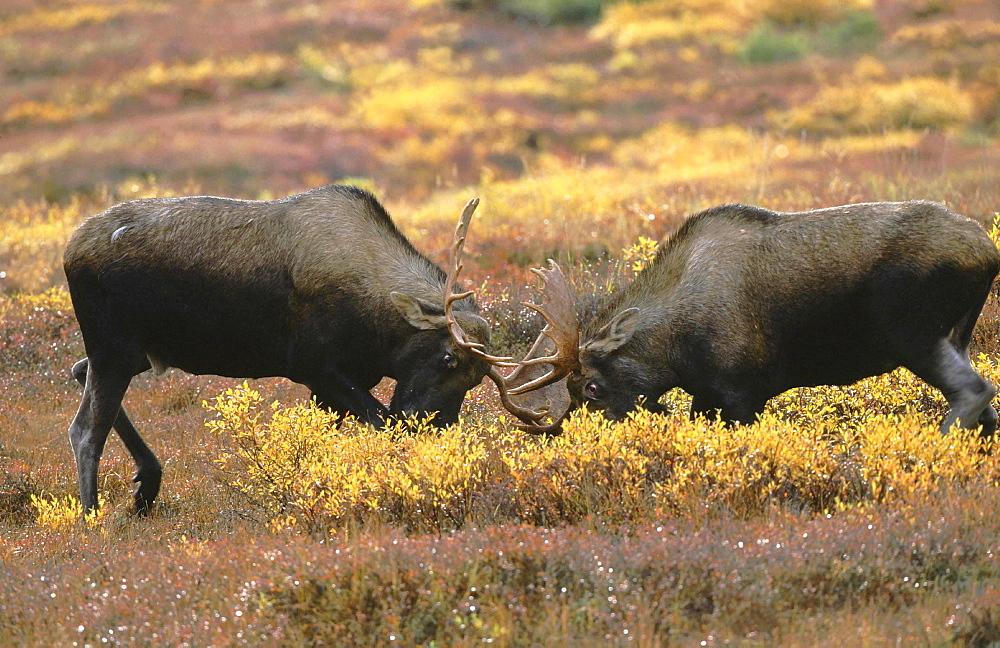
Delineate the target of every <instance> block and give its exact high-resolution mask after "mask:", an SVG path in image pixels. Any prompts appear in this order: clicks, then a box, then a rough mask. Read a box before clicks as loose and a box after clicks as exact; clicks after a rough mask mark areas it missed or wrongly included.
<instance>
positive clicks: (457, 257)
mask: <svg viewBox="0 0 1000 648" xmlns="http://www.w3.org/2000/svg"><path fill="white" fill-rule="evenodd" d="M477 206H479V199H478V198H473V199H472V200H470V201H469V202H468V204H466V206H465V209H464V210H462V216H461V218H459V220H458V226H457V227H456V228H455V237H454V239H453V242H452V245H451V255H450V258H449V263H448V278H447V279H446V280H445V286H444V314H445V321H446V322H447V326H448V331H449V332H450V333H451V336H452V339H454V340H455V343H456V344H457V345H459V346H460V347H462V348H463V349H466V350H468V351H469V352H470V353H471V354H473V355H475V356H478V357H480V358H482V359H483V360H485V361H487V362H488V363H490V364H491V365H492V366H491V367H490V371H489V373H488V374H487V376H488V377H489V378H490V380H492V381H493V382H494V383H496V386H497V390H498V391H499V392H500V400H501V402H503V406H504V407H505V408H506V409H507V411H508V412H510V413H511V414H513V415H514V416H516V417H517V418H519V419H521V420H522V421H524V422H525V423H527V424H530V425H536V424H537V421H538V420H540V419H541V418H543V417H544V416H545V413H544V412H536V411H534V410H530V409H526V408H523V407H520V406H518V405H517V404H515V403H514V402H512V401H511V400H510V396H509V395H508V390H507V383H506V380H505V378H504V376H503V375H502V374H501V373H500V371H499V370H498V367H517V366H519V365H518V363H516V362H513V360H514V359H513V358H511V357H506V356H495V355H490V354H489V353H486V347H485V346H483V345H482V344H480V343H478V342H470V341H469V340H467V339H466V337H465V331H463V330H462V327H461V326H460V325H459V323H458V321H457V320H456V319H455V314H454V311H453V310H452V305H453V304H454V303H455V302H456V301H458V300H460V299H465V298H466V297H468V296H470V295H472V294H473V291H471V290H468V291H465V292H455V285H456V283H457V282H458V276H459V274H461V272H462V253H463V251H464V249H465V238H466V236H467V235H468V232H469V224H470V223H471V222H472V214H473V213H475V211H476V207H477Z"/></svg>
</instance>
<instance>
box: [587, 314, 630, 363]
mask: <svg viewBox="0 0 1000 648" xmlns="http://www.w3.org/2000/svg"><path fill="white" fill-rule="evenodd" d="M638 314H639V309H638V308H626V309H625V310H623V311H621V312H619V313H618V314H616V315H615V316H614V317H613V318H612V319H611V321H610V322H608V324H606V325H605V326H604V327H603V328H602V329H601V330H600V332H599V333H598V334H597V338H595V339H594V340H593V341H591V342H588V343H587V349H588V350H590V351H593V352H595V353H600V354H605V353H611V352H612V351H614V350H615V349H617V348H618V347H620V346H621V345H623V344H625V343H626V342H628V341H629V340H631V339H632V336H633V335H634V334H635V332H636V330H638V328H639V318H638V317H637V315H638Z"/></svg>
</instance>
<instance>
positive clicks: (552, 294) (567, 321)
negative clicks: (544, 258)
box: [510, 259, 580, 396]
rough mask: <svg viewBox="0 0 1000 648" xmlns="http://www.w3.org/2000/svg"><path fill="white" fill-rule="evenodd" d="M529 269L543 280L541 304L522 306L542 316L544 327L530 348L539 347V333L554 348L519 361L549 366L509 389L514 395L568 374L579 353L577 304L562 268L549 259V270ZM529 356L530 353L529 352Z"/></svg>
mask: <svg viewBox="0 0 1000 648" xmlns="http://www.w3.org/2000/svg"><path fill="white" fill-rule="evenodd" d="M532 272H534V273H535V274H536V275H538V276H539V277H541V279H542V281H543V282H544V286H543V291H544V292H543V300H544V303H543V304H542V305H539V304H532V303H530V302H525V306H527V307H528V308H530V309H532V310H534V311H535V312H537V313H538V314H539V315H541V316H542V317H544V318H545V328H543V329H542V332H541V334H540V335H539V340H538V341H536V343H535V347H533V348H537V347H538V345H539V342H540V340H541V337H542V336H545V337H547V338H549V339H550V340H552V342H553V343H554V344H555V347H556V348H555V352H554V353H552V354H551V355H547V356H542V357H538V358H530V359H526V360H523V361H521V363H520V364H519V367H528V366H532V365H540V364H548V365H551V366H552V369H550V370H549V371H548V372H547V373H545V374H544V375H542V376H539V377H538V378H535V379H534V380H531V381H529V382H526V383H524V384H522V385H518V386H517V387H515V388H513V389H511V390H510V394H511V395H513V396H517V395H519V394H524V393H527V392H529V391H533V390H535V389H539V388H541V387H545V386H547V385H551V384H552V383H555V382H558V381H559V380H561V379H562V378H564V377H565V376H567V375H569V373H570V372H571V371H573V369H574V368H575V367H576V365H577V362H578V359H579V353H580V349H579V347H580V328H579V322H578V321H577V313H576V305H575V301H574V298H573V292H572V290H571V289H570V287H569V282H568V281H567V280H566V275H564V274H563V271H562V268H560V267H559V264H558V263H556V262H555V261H553V260H552V259H549V268H548V269H543V268H532ZM528 356H529V357H530V356H531V353H530V352H529V354H528ZM515 373H517V372H515Z"/></svg>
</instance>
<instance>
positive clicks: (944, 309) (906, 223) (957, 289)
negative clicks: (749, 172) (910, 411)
mask: <svg viewBox="0 0 1000 648" xmlns="http://www.w3.org/2000/svg"><path fill="white" fill-rule="evenodd" d="M550 264H551V266H550V268H549V269H546V270H537V272H538V273H539V274H540V275H541V276H542V277H543V279H544V280H545V282H546V284H545V288H544V290H545V291H546V294H545V299H544V303H543V305H542V306H535V308H536V310H538V311H539V312H541V313H542V314H543V315H544V316H545V318H546V321H547V324H546V328H545V330H543V332H542V335H540V336H539V339H538V341H537V342H536V345H535V347H534V349H533V351H532V352H531V353H530V354H529V356H533V357H531V358H529V359H528V360H527V361H525V362H523V363H522V367H529V366H530V367H531V368H532V370H533V371H534V373H533V374H532V373H530V372H528V371H525V372H521V373H522V374H523V376H524V378H521V379H520V380H519V379H517V378H516V377H514V376H512V377H510V384H509V385H508V387H509V388H510V394H512V395H513V396H514V398H515V399H520V400H518V401H517V402H519V403H522V404H527V405H529V406H530V407H532V408H533V409H535V410H538V409H541V408H540V406H539V405H540V399H539V398H538V394H541V393H542V391H544V389H548V390H550V392H552V390H557V391H556V392H554V393H555V396H551V395H550V396H549V397H548V398H547V400H548V401H549V402H550V405H549V407H550V409H553V412H552V415H553V418H555V419H556V420H555V422H553V423H552V424H551V425H548V426H542V425H529V426H528V429H529V430H533V431H536V432H555V431H558V429H559V424H560V421H561V420H562V419H563V418H564V417H565V415H566V414H568V412H569V411H570V410H571V409H573V408H575V407H579V406H580V405H582V404H583V403H586V404H587V405H588V406H589V407H590V408H593V409H599V410H603V412H604V413H605V415H606V416H607V417H608V418H611V419H617V418H621V417H623V416H625V415H626V414H627V413H628V412H630V411H632V410H633V409H634V408H635V407H636V406H637V403H638V402H640V401H641V400H644V403H645V407H646V408H648V409H652V410H654V411H658V410H660V409H662V406H660V405H658V404H657V399H658V398H659V397H660V396H661V395H663V394H664V392H666V391H667V390H669V389H671V388H674V387H680V388H682V389H683V390H685V391H686V392H688V393H689V394H691V396H692V404H691V415H692V416H695V415H704V416H707V417H710V418H714V417H716V416H717V415H718V416H720V417H721V418H722V420H724V421H726V422H729V423H736V422H744V423H747V422H752V421H754V420H755V418H756V417H757V415H759V414H760V413H761V412H762V411H763V410H764V405H765V403H766V402H767V401H768V399H770V398H771V397H773V396H776V395H778V394H780V393H782V392H784V391H785V390H787V389H790V388H792V387H799V386H807V385H845V384H850V383H852V382H855V381H857V380H860V379H861V378H865V377H868V376H873V375H877V374H881V373H885V372H888V371H891V370H893V369H895V368H897V367H900V366H902V367H906V368H907V369H909V370H911V371H912V372H913V373H914V374H916V375H917V376H918V377H920V378H921V379H922V380H924V381H925V382H927V383H928V384H930V385H931V386H933V387H935V388H937V389H939V390H941V392H942V393H943V394H944V397H945V399H947V401H948V404H949V406H950V408H951V410H950V413H949V414H948V416H947V417H946V418H945V420H944V422H943V424H942V426H941V429H942V431H944V432H946V431H948V430H949V429H951V427H952V426H953V425H956V424H957V425H959V426H961V427H963V428H968V429H974V428H976V427H977V426H982V433H983V434H985V435H989V434H993V433H994V432H995V430H996V427H997V413H996V411H995V410H994V409H993V407H992V406H991V404H990V403H991V401H992V399H993V397H994V395H995V394H996V389H995V387H994V386H993V385H992V384H990V383H989V382H988V381H987V380H985V379H983V377H981V376H980V375H979V374H977V373H976V371H975V370H974V369H973V367H972V364H971V362H970V361H969V353H968V351H969V344H970V340H971V338H972V332H973V327H974V326H975V324H976V320H977V318H978V317H979V313H980V311H981V310H982V308H983V304H984V302H985V300H986V298H987V295H988V294H989V292H990V287H991V285H992V283H993V279H994V277H995V276H996V274H997V271H998V269H1000V253H998V250H997V248H996V246H995V245H994V244H993V242H992V241H991V240H990V238H989V237H988V236H987V235H986V233H985V232H984V230H983V228H982V227H981V226H980V224H979V223H976V222H975V221H973V220H971V219H969V218H966V217H964V216H960V215H958V214H956V213H954V212H952V211H950V210H948V209H946V208H945V207H944V206H942V205H939V204H936V203H932V202H925V201H910V202H876V203H867V204H855V205H846V206H842V207H833V208H829V209H818V210H814V211H806V212H800V213H779V212H774V211H770V210H767V209H761V208H758V207H751V206H746V205H724V206H720V207H715V208H712V209H709V210H707V211H703V212H701V213H699V214H696V215H694V216H691V217H690V218H689V219H687V220H686V221H685V222H684V223H683V224H682V225H681V227H680V228H679V229H678V230H677V231H676V233H674V235H673V236H672V237H670V238H669V240H667V241H666V242H665V243H664V244H663V245H662V246H661V249H660V250H659V252H658V253H657V255H656V257H655V259H654V260H653V261H652V262H651V263H650V265H649V266H648V267H647V268H646V269H645V270H643V271H642V272H641V273H640V274H639V275H638V276H637V277H636V278H635V279H634V281H633V282H632V283H630V284H629V285H628V286H627V287H626V288H624V289H623V290H620V291H618V292H617V293H615V294H612V295H610V296H609V297H608V298H607V299H606V301H605V302H604V303H603V304H602V306H601V307H600V308H599V310H598V311H597V313H596V315H595V316H594V317H593V318H592V319H590V321H588V322H585V323H584V324H583V326H582V327H581V326H580V325H579V323H578V322H577V313H576V310H575V307H574V305H573V296H572V292H571V290H570V289H569V287H568V285H567V283H566V279H565V277H564V276H563V274H562V271H561V270H560V269H559V267H558V265H556V264H554V263H552V262H550ZM539 349H542V350H543V351H541V352H540V351H538V350H539ZM544 353H548V354H549V355H543V354H544ZM535 365H538V366H549V367H550V368H549V370H548V371H547V372H544V374H543V375H538V374H540V373H542V372H540V371H538V366H535ZM519 371H520V370H519ZM528 378H530V379H531V380H528ZM518 383H520V384H518ZM543 388H544V389H543ZM558 389H561V393H560V392H559V391H558ZM566 390H568V395H567V393H566ZM553 402H554V403H560V402H561V403H562V407H563V408H565V410H566V411H565V413H560V412H558V411H555V408H553V407H552V405H551V403H553Z"/></svg>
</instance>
